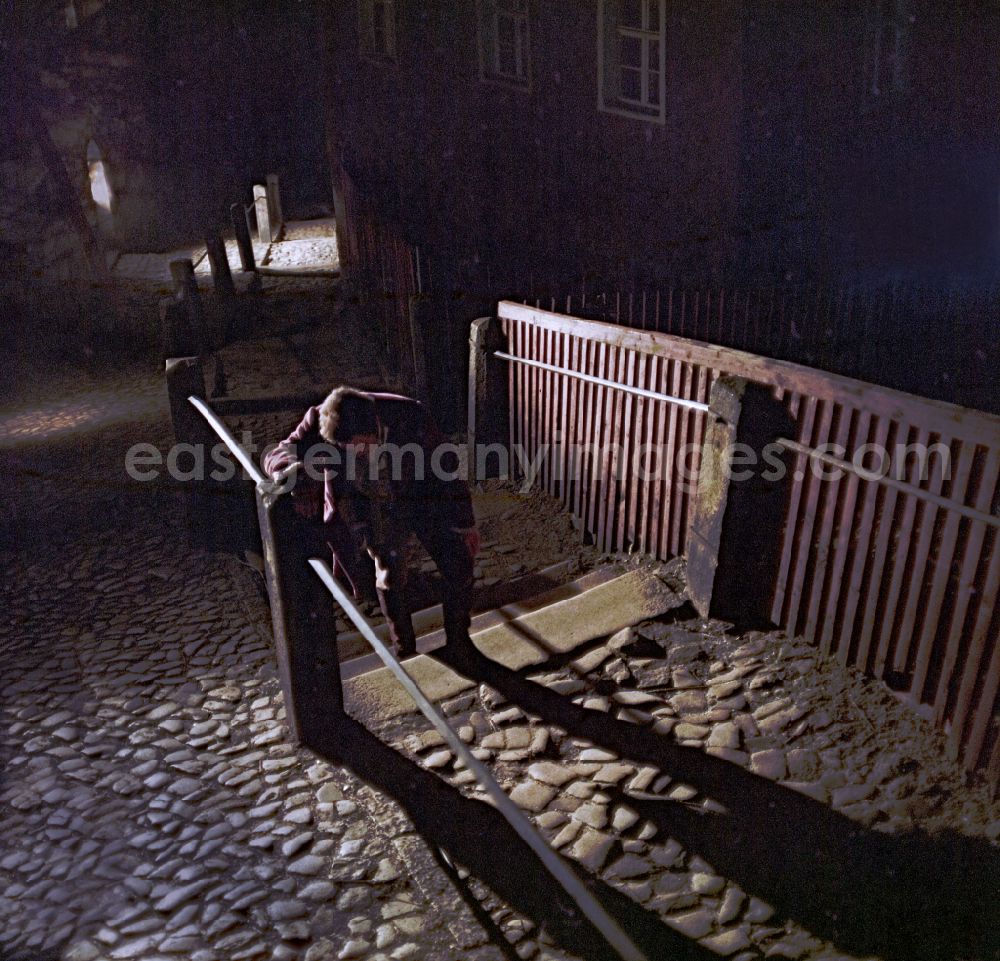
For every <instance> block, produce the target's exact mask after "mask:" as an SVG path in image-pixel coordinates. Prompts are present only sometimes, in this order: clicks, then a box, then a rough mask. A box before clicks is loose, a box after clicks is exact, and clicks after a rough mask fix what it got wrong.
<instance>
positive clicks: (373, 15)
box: [358, 0, 396, 63]
mask: <svg viewBox="0 0 1000 961" xmlns="http://www.w3.org/2000/svg"><path fill="white" fill-rule="evenodd" d="M359 3H360V6H359V8H358V10H359V17H358V20H359V22H358V32H359V34H360V38H361V56H363V57H367V58H368V59H369V60H376V61H378V62H379V63H386V62H392V61H395V59H396V0H359Z"/></svg>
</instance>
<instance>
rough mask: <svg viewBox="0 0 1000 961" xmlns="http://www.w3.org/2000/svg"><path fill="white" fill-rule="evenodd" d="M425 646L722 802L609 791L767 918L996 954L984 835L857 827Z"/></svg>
mask: <svg viewBox="0 0 1000 961" xmlns="http://www.w3.org/2000/svg"><path fill="white" fill-rule="evenodd" d="M511 626H513V627H514V628H515V629H516V630H520V631H522V632H525V633H529V634H530V631H526V629H525V628H524V627H523V625H518V624H513V625H511ZM528 639H529V640H532V641H534V642H536V643H537V642H538V639H537V638H531V637H529V638H528ZM435 656H436V657H437V658H438V659H439V660H441V661H442V662H444V663H446V664H447V665H448V666H449V667H450V668H452V670H454V671H456V672H458V673H460V674H462V675H464V676H465V677H467V678H469V679H471V680H475V681H479V682H485V683H486V684H488V685H489V686H490V687H493V688H494V689H496V690H497V691H499V692H500V693H501V694H503V695H504V696H505V697H506V698H507V699H508V700H509V701H510V702H512V703H514V704H516V705H517V706H519V707H520V708H521V709H522V710H524V711H526V712H528V713H530V714H534V715H538V716H540V717H541V718H543V719H544V720H545V721H546V722H547V723H551V724H555V725H558V726H559V727H561V728H563V729H564V730H565V731H567V732H568V733H569V734H571V735H573V736H575V737H579V738H582V739H585V740H587V741H590V742H591V743H593V744H596V745H600V746H601V747H603V748H606V749H607V750H610V751H613V752H615V753H616V754H617V755H619V756H620V757H622V758H625V759H629V760H633V761H637V762H640V763H644V764H650V765H654V766H656V767H658V768H660V769H661V770H662V771H663V772H664V773H668V774H669V775H670V776H672V777H674V778H677V779H680V780H682V781H683V782H685V783H688V784H690V785H692V786H693V787H696V788H697V789H698V790H699V791H700V792H701V793H702V794H704V795H706V796H708V797H711V798H712V799H713V800H715V801H716V802H718V803H720V804H721V805H722V806H723V807H724V808H725V809H726V813H725V814H714V813H706V812H704V811H702V810H698V811H694V810H692V809H690V808H689V807H686V806H685V805H684V804H681V803H678V802H674V801H669V800H666V799H664V800H651V799H649V798H646V799H638V798H633V797H630V796H627V795H623V796H621V798H620V800H622V801H624V802H627V803H628V804H629V805H630V806H631V807H633V808H634V809H635V810H636V811H637V812H639V813H640V814H641V815H642V816H643V817H645V818H648V819H649V820H651V821H653V822H654V823H655V824H656V825H657V826H658V827H660V828H662V829H663V830H664V831H666V832H667V833H668V834H669V836H670V837H672V838H674V839H676V840H677V841H679V842H680V843H682V844H683V845H684V846H685V847H686V848H687V849H688V850H689V851H691V852H694V853H697V854H699V855H701V856H702V857H703V858H704V859H705V860H707V861H708V862H709V863H710V864H712V865H713V867H714V868H715V869H716V870H717V871H719V872H720V873H722V874H724V875H726V876H727V877H729V878H730V879H731V880H733V881H735V882H737V883H738V884H739V885H740V886H741V887H742V888H743V889H744V891H746V892H747V893H750V894H753V895H756V896H757V897H759V898H760V899H761V900H763V901H765V902H767V903H768V904H770V905H772V906H773V907H774V908H775V909H776V911H777V916H778V918H779V920H780V919H787V920H793V921H795V922H797V923H798V924H800V925H802V926H803V927H804V928H806V929H807V930H808V931H809V932H810V933H811V934H813V935H815V936H817V937H819V938H822V939H823V940H826V941H829V942H831V943H833V944H835V945H836V946H837V947H838V949H840V950H845V951H849V952H851V953H853V954H857V955H861V956H868V955H872V954H875V955H878V956H879V957H881V958H884V959H886V961H945V959H949V958H954V959H962V961H996V959H998V958H1000V899H998V897H997V893H998V892H1000V852H998V851H997V850H996V848H994V847H993V846H991V845H990V844H988V843H987V842H985V841H980V840H978V839H973V838H967V837H963V836H960V835H957V834H954V833H947V834H941V835H939V836H933V837H931V836H928V835H926V834H924V833H921V832H918V831H912V832H908V833H905V834H899V835H889V834H884V833H881V832H878V831H873V830H870V829H868V828H866V827H864V826H863V825H861V824H858V823H857V822H855V821H852V820H851V819H849V818H847V817H846V816H844V815H842V814H839V813H838V812H836V811H834V810H832V809H831V808H829V807H827V806H826V805H825V804H822V803H820V802H818V801H816V800H814V799H812V798H810V797H807V796H805V795H803V794H800V793H798V792H796V791H793V790H791V789H789V788H785V787H782V786H781V785H779V784H776V783H775V782H773V781H770V780H768V779H767V778H763V777H760V776H757V775H755V774H752V773H750V772H748V771H746V770H744V769H743V768H741V767H739V766H738V765H735V764H731V763H729V762H727V761H724V760H722V759H721V758H716V757H713V756H712V755H709V754H706V753H705V752H704V751H702V750H701V749H700V748H694V747H686V746H682V745H678V744H674V743H671V742H670V741H668V740H666V739H665V738H663V737H660V736H659V735H657V734H654V733H653V732H652V731H651V730H648V729H644V728H642V727H638V726H637V725H634V724H630V723H626V722H624V721H619V720H616V719H615V718H613V717H610V716H609V715H607V714H605V713H603V712H601V711H598V710H592V709H589V708H584V707H581V706H579V705H576V704H574V703H573V702H572V701H571V700H570V699H569V698H567V697H564V696H562V695H560V694H557V693H556V692H554V691H552V690H550V689H548V688H547V687H545V686H544V685H542V684H539V683H536V682H534V681H530V680H527V679H526V678H524V677H523V676H522V675H521V674H519V673H518V672H516V671H512V670H510V669H509V668H506V667H504V666H503V665H500V664H498V663H496V662H495V661H492V660H490V659H489V658H487V657H485V656H484V655H483V654H481V653H480V652H479V651H478V650H476V649H475V648H474V647H472V646H471V645H469V646H468V647H463V648H461V649H457V650H455V649H452V648H450V647H449V648H445V649H443V650H440V651H437V652H436V653H435ZM538 669H539V667H538V666H537V665H535V666H533V667H532V668H531V670H532V671H537V670H538Z"/></svg>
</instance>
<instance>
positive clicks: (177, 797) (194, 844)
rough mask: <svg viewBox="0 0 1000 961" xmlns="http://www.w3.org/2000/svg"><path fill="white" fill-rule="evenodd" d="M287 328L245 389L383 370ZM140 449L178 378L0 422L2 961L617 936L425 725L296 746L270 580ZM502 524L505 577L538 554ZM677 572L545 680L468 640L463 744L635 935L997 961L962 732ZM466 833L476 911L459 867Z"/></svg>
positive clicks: (243, 379)
mask: <svg viewBox="0 0 1000 961" xmlns="http://www.w3.org/2000/svg"><path fill="white" fill-rule="evenodd" d="M338 336H340V335H338ZM279 342H280V338H279V341H278V342H274V343H271V344H267V343H263V342H261V343H257V344H249V345H246V346H245V347H241V348H240V349H239V350H237V349H230V351H229V354H228V355H227V364H228V365H229V367H228V369H229V371H230V376H233V377H235V378H236V379H237V380H238V382H239V384H240V385H241V387H243V388H244V389H245V391H246V392H249V391H250V390H253V389H258V390H259V389H265V388H266V389H276V388H279V387H280V388H285V387H287V386H289V385H290V384H291V385H294V384H296V383H297V384H298V385H299V386H300V387H301V386H311V385H313V384H316V383H323V384H329V383H332V382H334V378H336V380H338V381H339V380H340V379H341V378H344V379H354V380H355V381H364V380H366V379H367V380H369V381H372V380H377V378H378V377H379V372H378V370H377V369H375V364H374V363H373V364H372V368H371V369H367V368H363V369H345V367H344V365H343V364H341V365H340V366H338V359H337V355H336V352H335V350H334V349H333V348H332V347H330V345H329V338H328V340H327V349H326V351H325V352H324V351H321V350H319V349H318V344H319V342H318V341H317V342H316V343H312V345H311V347H309V348H308V349H309V351H311V354H310V356H311V357H312V359H313V366H312V368H311V369H310V370H309V371H305V372H304V371H303V370H302V368H301V366H296V364H297V363H298V362H297V361H295V358H294V356H293V353H288V354H287V355H286V357H287V373H286V374H284V375H282V376H283V377H284V379H283V380H282V379H281V377H278V379H277V381H275V379H274V377H273V376H272V375H265V374H264V372H263V371H262V370H261V369H260V367H259V365H258V362H259V360H260V358H262V357H263V356H265V354H266V353H267V351H269V350H270V351H277V350H279V347H278V346H276V344H278V343H279ZM302 349H303V348H302V345H301V343H300V344H299V350H300V353H301V350H302ZM272 365H273V360H272ZM138 441H148V442H152V443H154V444H156V445H157V446H159V447H161V448H163V449H166V447H167V446H169V444H170V443H171V441H172V436H171V431H170V424H169V417H168V412H167V404H166V395H165V390H164V387H163V382H162V377H160V376H159V375H158V374H155V373H149V372H148V371H145V372H142V371H136V372H130V373H129V374H128V375H127V376H126V374H125V373H122V374H118V375H116V376H115V377H105V378H104V379H102V380H94V381H93V382H91V381H90V380H85V381H81V382H78V383H72V384H70V383H63V384H60V385H59V387H58V389H55V390H49V391H47V392H43V391H40V390H39V391H38V393H37V396H35V397H33V398H29V399H27V400H25V401H24V402H22V403H20V404H19V405H18V406H11V407H10V408H9V410H7V411H6V412H5V413H3V414H2V415H0V462H2V463H3V466H4V468H5V472H6V473H7V475H8V476H9V477H12V478H13V480H14V492H13V494H12V495H11V496H10V498H9V500H8V503H7V504H6V505H5V507H4V511H5V516H4V517H3V530H4V532H5V536H4V544H3V549H2V557H3V562H4V567H5V570H6V571H7V576H6V577H5V579H4V585H3V607H4V611H5V612H6V617H5V619H4V626H3V633H2V639H0V732H2V734H0V736H2V751H3V754H2V764H3V774H2V777H3V781H2V786H0V823H2V824H3V828H2V835H0V958H3V959H4V961H43V959H56V958H60V959H64V961H103V959H114V961H118V959H129V958H136V959H142V961H148V959H157V958H179V957H184V958H191V959H193V961H229V959H232V961H254V959H266V958H274V959H298V958H302V959H305V961H324V959H333V958H338V959H349V958H370V959H373V961H374V959H387V958H392V959H397V961H407V959H416V958H434V959H449V958H455V959H458V958H483V959H487V958H490V959H494V958H502V957H504V956H506V957H508V958H509V957H512V956H513V955H516V956H517V957H520V958H523V959H532V958H538V959H558V958H561V957H566V956H570V955H584V956H587V955H591V954H592V955H593V956H597V955H598V954H599V951H598V948H597V946H596V945H592V946H590V948H588V946H587V945H586V942H585V941H581V940H580V938H581V936H580V935H579V934H577V935H574V934H573V930H572V925H569V924H567V925H564V927H562V928H560V926H559V924H558V923H557V919H556V920H552V922H551V924H548V925H540V923H539V917H538V916H537V914H536V915H535V916H532V915H531V911H532V910H534V909H536V908H537V907H538V904H539V902H540V901H542V900H547V901H549V902H551V903H552V904H553V905H555V907H553V908H552V910H553V912H554V914H555V913H558V901H559V899H558V898H555V897H554V896H553V895H552V893H551V890H550V889H551V886H552V882H551V881H550V880H549V879H548V878H547V877H546V876H544V875H543V873H542V870H541V868H540V867H538V866H537V865H533V864H530V863H526V862H521V861H518V859H517V857H516V856H515V855H516V852H514V853H511V851H512V850H513V849H507V848H504V847H503V846H502V845H504V844H505V843H507V839H508V835H507V834H505V833H504V828H503V825H502V824H501V825H498V823H497V822H498V818H493V817H492V814H494V813H495V812H492V810H491V809H490V808H487V807H486V806H485V805H483V804H482V803H481V802H482V798H483V794H482V792H481V791H480V789H479V788H478V787H477V785H476V784H475V780H474V778H473V776H472V774H471V773H470V772H468V771H466V770H462V769H461V768H460V767H459V768H456V766H455V764H454V757H453V756H452V754H451V753H450V752H449V751H448V750H447V749H446V748H443V747H442V741H441V738H440V736H439V735H438V734H437V733H436V732H433V731H432V730H431V729H430V728H429V726H428V725H427V724H426V723H425V722H424V721H423V720H422V719H419V718H418V717H417V716H415V715H410V716H407V717H405V718H402V719H396V720H394V721H393V722H391V723H389V724H386V725H383V726H382V727H381V729H378V730H376V731H375V734H376V735H377V736H378V737H379V738H381V739H382V741H384V742H386V743H387V744H390V745H391V746H392V747H394V748H395V749H396V751H397V752H398V753H397V754H395V755H392V754H391V752H388V751H385V752H384V753H381V752H382V751H383V750H384V749H381V748H380V747H379V745H378V742H377V741H375V738H374V737H372V736H371V735H365V734H364V733H360V732H357V731H354V732H352V733H351V734H350V736H349V737H346V738H345V745H346V746H345V749H344V765H343V766H339V765H334V764H332V763H326V762H324V761H320V760H317V759H316V757H315V756H314V755H313V754H311V753H310V752H309V751H307V750H305V749H296V748H293V747H292V746H290V744H289V743H287V735H286V731H285V728H284V726H283V723H282V720H283V716H284V715H283V707H282V702H281V696H280V693H279V691H278V685H277V681H276V674H275V660H274V654H273V650H272V640H271V636H270V625H269V621H268V615H267V611H266V607H265V605H264V602H263V600H262V595H261V591H260V581H259V575H258V574H257V573H256V572H254V571H253V570H252V569H251V568H250V567H249V566H248V565H247V564H245V563H243V562H242V560H240V559H237V558H235V557H233V556H229V555H222V554H207V553H204V552H200V551H197V550H193V549H192V548H191V546H190V544H189V541H188V538H187V536H186V535H185V533H184V531H183V526H184V512H183V504H182V501H181V498H180V495H179V492H178V491H177V490H176V489H175V488H172V487H170V486H168V485H159V484H155V485H154V484H145V485H143V484H140V483H136V482H131V481H129V480H128V479H127V478H126V477H125V474H124V470H123V463H124V451H125V450H126V449H127V448H128V446H129V445H131V444H133V443H136V442H138ZM498 517H499V515H498ZM564 521H565V519H561V520H553V521H552V522H551V523H552V524H553V525H554V526H553V528H552V530H554V531H557V532H558V536H557V535H555V534H554V535H553V537H556V541H555V542H556V543H560V544H561V543H562V541H560V540H559V538H561V537H564V536H565V530H569V527H568V523H564ZM502 534H503V523H502V518H500V519H499V520H498V521H497V530H496V531H494V532H493V533H492V534H491V538H492V539H491V540H489V541H487V545H488V549H489V550H492V551H493V554H492V556H490V557H487V558H484V560H483V561H482V562H481V569H480V582H481V583H484V582H489V583H486V586H491V584H492V583H494V582H495V581H496V580H498V579H500V578H503V577H505V576H508V574H507V572H512V573H520V570H521V568H522V567H523V563H524V561H523V558H522V557H521V555H520V554H519V553H518V552H519V551H521V550H522V549H523V545H521V546H519V545H518V544H517V543H516V542H513V543H507V542H505V540H504V538H503V536H502ZM539 536H541V535H539ZM587 556H588V557H589V555H587ZM519 558H520V559H519ZM591 559H592V558H591ZM551 560H552V559H551V558H542V561H544V562H545V563H549V562H551ZM617 562H618V563H621V564H628V563H635V562H634V561H631V560H626V559H622V558H618V559H617ZM656 570H657V572H658V574H659V576H661V577H662V578H663V579H664V580H665V581H666V582H667V584H668V585H669V586H670V587H671V588H672V589H673V590H675V591H676V592H677V596H676V605H675V606H674V609H673V610H671V611H670V612H668V613H667V614H666V615H664V616H663V617H661V618H659V619H657V620H654V621H646V622H643V623H641V624H640V625H638V627H637V628H634V629H633V628H629V629H626V630H625V631H622V632H619V633H618V634H616V635H614V636H613V637H611V638H606V639H602V640H601V641H600V642H597V643H594V644H591V645H590V646H588V647H587V648H585V649H581V650H578V651H574V652H573V653H572V654H571V655H568V656H564V657H561V658H557V659H554V660H553V661H551V662H549V663H547V664H545V665H542V666H541V667H539V666H535V667H531V668H526V669H524V670H523V671H521V672H513V671H508V670H506V669H504V668H501V667H499V666H497V665H496V664H495V663H494V662H490V661H487V660H486V659H485V658H483V657H481V656H478V655H476V654H474V653H470V652H454V653H449V654H447V655H445V654H442V655H441V656H442V658H443V659H446V660H447V661H448V663H449V664H450V666H452V667H453V668H454V669H455V670H456V671H458V672H459V673H461V674H464V675H465V676H466V677H469V678H472V679H474V680H476V681H477V682H478V686H477V688H476V689H475V690H474V691H472V692H470V693H466V694H463V695H461V696H459V697H456V698H454V699H453V700H452V701H450V702H448V703H446V704H445V709H446V712H447V713H448V714H449V715H450V717H451V719H452V721H453V722H454V723H455V725H456V726H457V728H458V730H459V732H460V735H461V737H462V739H463V740H464V741H466V742H467V743H469V744H470V745H472V746H473V747H474V749H475V750H474V753H475V754H476V756H477V757H479V758H480V759H482V760H484V761H486V762H488V763H489V765H490V766H491V767H492V768H493V770H494V771H495V772H496V774H497V776H498V778H499V779H500V781H501V783H502V784H503V786H504V787H505V789H506V790H508V792H509V793H510V794H511V796H512V797H513V799H514V800H515V801H516V802H517V803H518V804H519V805H520V806H521V807H522V808H523V809H524V810H525V811H526V812H528V813H529V814H530V816H531V817H532V818H533V820H534V821H535V823H536V824H537V825H538V826H539V828H540V829H541V830H542V832H543V833H544V834H545V836H546V837H547V838H549V839H550V841H551V843H552V844H553V846H554V847H555V848H557V849H558V850H559V851H560V852H561V853H563V854H564V855H566V856H568V857H569V858H570V859H572V860H573V861H575V862H577V863H578V864H579V865H580V866H581V868H583V869H584V871H585V872H586V874H588V875H591V876H593V878H594V889H595V891H596V892H597V893H598V894H599V896H601V897H602V899H603V900H604V901H605V902H606V903H607V904H609V905H610V906H611V909H612V910H613V911H614V912H617V913H618V916H619V917H620V918H623V919H624V922H623V923H625V925H626V927H627V929H628V930H629V932H630V934H631V935H632V936H633V937H635V938H636V940H637V941H638V942H639V943H640V944H641V945H643V946H645V947H646V949H647V950H648V951H649V953H650V956H651V957H653V956H661V957H670V958H691V959H702V961H704V959H708V958H711V957H718V956H723V957H727V958H732V959H736V961H751V959H758V958H763V957H766V958H788V959H799V958H804V959H810V961H821V959H822V961H834V959H848V958H879V959H883V961H920V959H926V961H939V959H940V961H944V959H948V958H955V959H959V958H961V959H977V961H987V959H990V958H996V957H998V956H1000V954H998V943H997V935H998V930H1000V917H998V916H997V899H996V896H995V895H996V892H997V890H998V889H1000V888H998V885H1000V873H998V868H997V864H998V858H997V838H998V835H1000V822H998V820H997V811H998V808H997V805H996V804H995V803H994V802H991V801H990V800H989V799H988V796H987V794H986V792H985V790H984V789H983V788H981V787H980V786H978V785H975V784H973V785H971V786H967V785H966V784H965V783H964V781H963V778H962V775H961V773H960V769H959V768H958V767H957V765H953V764H951V763H949V762H947V761H946V760H944V750H943V735H941V734H940V733H939V732H936V731H935V729H934V728H933V727H932V726H931V725H930V724H929V723H928V722H926V721H924V720H922V719H921V718H919V717H917V716H916V715H915V714H914V713H913V712H912V711H911V710H910V709H909V708H907V707H906V706H904V705H902V704H900V703H898V702H897V701H896V700H895V699H894V698H893V697H892V696H891V695H890V694H889V692H888V691H887V690H886V689H885V688H883V687H882V686H880V685H879V684H877V683H875V682H873V681H868V680H865V679H864V678H862V677H861V675H859V674H857V673H856V672H852V671H848V670H844V669H842V668H840V667H839V666H838V665H837V664H835V663H828V662H824V661H823V660H822V659H821V658H820V657H819V656H818V655H817V653H816V651H815V650H814V649H813V648H811V647H809V646H807V645H805V644H801V643H798V642H795V641H794V640H789V639H787V638H784V637H782V636H781V635H778V634H765V633H751V634H748V635H742V636H734V635H731V634H728V633H727V632H726V627H727V626H726V625H724V624H720V623H716V622H707V623H706V622H704V621H701V620H699V619H698V618H697V617H696V616H695V614H694V612H693V610H692V609H691V608H690V607H689V606H688V605H686V604H685V603H684V599H683V593H682V592H683V569H682V567H681V566H680V565H678V564H676V563H671V564H669V565H666V566H665V567H657V568H656ZM369 738H370V740H369ZM397 773H398V774H399V776H398V778H397ZM427 778H429V779H430V780H429V781H428V780H426V779H427ZM366 781H368V782H370V783H366ZM432 782H433V784H436V785H439V786H440V787H435V788H432V787H429V785H431V784H432ZM413 785H417V788H418V789H417V790H414V789H413ZM421 785H423V789H419V788H420V786H421ZM487 815H490V816H487ZM435 818H437V819H438V822H440V823H439V826H435V820H434V819H435ZM480 825H481V833H477V832H479V831H480V827H479V826H480ZM439 832H440V833H439ZM449 832H451V833H450V834H449ZM456 838H457V839H458V842H457V849H455V848H452V849H451V851H450V853H451V855H452V857H453V859H454V860H455V861H456V862H457V864H458V866H459V867H460V868H468V869H470V870H471V871H472V877H471V878H470V883H471V885H472V889H473V891H474V892H475V893H476V896H477V898H478V899H479V901H478V903H475V902H474V901H473V902H467V901H463V899H462V898H461V897H460V896H459V894H458V893H457V889H456V888H455V887H454V886H453V885H452V884H451V882H450V881H449V880H448V877H447V874H446V866H442V864H441V863H440V862H439V860H438V855H437V851H436V848H437V845H438V843H440V844H441V846H444V847H446V848H447V847H448V843H449V841H451V842H455V839H456ZM463 838H464V839H465V840H464V841H463ZM463 844H465V847H463V846H462V845H463ZM477 849H478V850H477ZM463 855H464V856H463ZM475 859H479V864H478V868H477V866H476V865H475V864H473V860H475ZM462 873H465V871H464V870H462ZM494 926H495V928H494ZM496 930H502V931H503V933H504V935H505V936H506V940H507V941H509V942H510V944H511V945H512V947H505V948H504V949H503V951H501V949H500V948H498V946H497V939H496ZM574 938H575V940H574ZM511 952H513V955H512V953H511Z"/></svg>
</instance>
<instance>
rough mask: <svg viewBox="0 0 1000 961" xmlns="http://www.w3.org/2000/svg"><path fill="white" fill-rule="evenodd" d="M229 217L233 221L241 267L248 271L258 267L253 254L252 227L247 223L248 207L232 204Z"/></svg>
mask: <svg viewBox="0 0 1000 961" xmlns="http://www.w3.org/2000/svg"><path fill="white" fill-rule="evenodd" d="M229 219H230V220H231V221H232V223H233V231H234V232H235V234H236V247H237V249H238V250H239V252H240V269H241V270H244V271H248V272H252V271H255V270H256V269H257V263H256V261H255V260H254V256H253V239H252V238H251V237H250V227H249V225H248V224H247V209H246V207H244V206H243V204H232V205H230V207H229Z"/></svg>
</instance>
